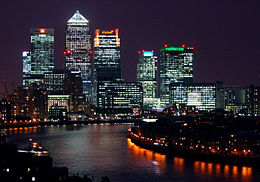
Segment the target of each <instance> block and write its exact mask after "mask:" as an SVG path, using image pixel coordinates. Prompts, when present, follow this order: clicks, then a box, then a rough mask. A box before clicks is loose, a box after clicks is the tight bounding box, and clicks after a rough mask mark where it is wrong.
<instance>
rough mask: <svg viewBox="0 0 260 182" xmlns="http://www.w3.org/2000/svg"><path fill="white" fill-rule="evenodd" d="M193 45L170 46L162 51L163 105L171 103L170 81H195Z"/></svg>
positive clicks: (161, 92)
mask: <svg viewBox="0 0 260 182" xmlns="http://www.w3.org/2000/svg"><path fill="white" fill-rule="evenodd" d="M193 50H194V48H193V47H186V46H185V45H183V46H182V47H168V46H167V45H165V47H164V48H162V49H161V50H160V51H161V59H160V98H161V103H162V104H163V105H168V104H169V85H170V83H192V82H193Z"/></svg>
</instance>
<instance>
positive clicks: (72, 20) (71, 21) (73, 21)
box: [68, 11, 88, 23]
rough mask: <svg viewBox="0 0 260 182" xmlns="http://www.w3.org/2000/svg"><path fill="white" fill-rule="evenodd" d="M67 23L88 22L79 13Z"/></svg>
mask: <svg viewBox="0 0 260 182" xmlns="http://www.w3.org/2000/svg"><path fill="white" fill-rule="evenodd" d="M68 23H88V20H87V19H86V18H85V17H84V16H83V15H82V14H80V12H79V11H76V13H75V14H74V15H73V16H72V17H71V18H70V19H69V21H68Z"/></svg>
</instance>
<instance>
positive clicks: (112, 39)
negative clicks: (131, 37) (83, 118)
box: [93, 29, 122, 104]
mask: <svg viewBox="0 0 260 182" xmlns="http://www.w3.org/2000/svg"><path fill="white" fill-rule="evenodd" d="M118 31H119V29H114V30H100V29H97V30H96V32H95V38H94V49H95V50H94V74H93V82H94V83H93V85H94V86H93V99H94V103H95V104H97V98H96V97H97V92H98V89H97V88H98V86H97V84H98V83H99V82H104V81H106V82H107V81H109V82H116V81H121V80H122V78H121V64H120V38H119V35H118Z"/></svg>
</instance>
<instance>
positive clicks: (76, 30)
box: [64, 11, 91, 99]
mask: <svg viewBox="0 0 260 182" xmlns="http://www.w3.org/2000/svg"><path fill="white" fill-rule="evenodd" d="M90 49H91V43H90V31H89V21H88V20H87V19H86V18H85V17H84V16H83V15H82V14H80V13H79V11H77V12H76V13H75V14H74V15H73V16H72V17H71V18H70V19H69V21H68V22H67V28H66V50H65V51H64V54H65V57H66V62H65V67H66V70H68V71H80V72H81V77H82V87H83V93H84V94H85V95H86V96H87V99H90V96H91V60H90Z"/></svg>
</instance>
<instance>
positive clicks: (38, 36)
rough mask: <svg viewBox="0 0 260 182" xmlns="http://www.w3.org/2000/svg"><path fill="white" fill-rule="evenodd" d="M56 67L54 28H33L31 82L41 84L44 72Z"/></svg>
mask: <svg viewBox="0 0 260 182" xmlns="http://www.w3.org/2000/svg"><path fill="white" fill-rule="evenodd" d="M53 69H54V30H53V29H45V28H32V29H31V81H30V83H29V84H31V83H36V84H37V85H40V84H41V83H42V81H43V75H44V73H50V72H52V71H53Z"/></svg>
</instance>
